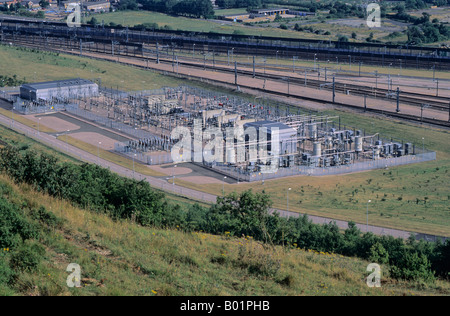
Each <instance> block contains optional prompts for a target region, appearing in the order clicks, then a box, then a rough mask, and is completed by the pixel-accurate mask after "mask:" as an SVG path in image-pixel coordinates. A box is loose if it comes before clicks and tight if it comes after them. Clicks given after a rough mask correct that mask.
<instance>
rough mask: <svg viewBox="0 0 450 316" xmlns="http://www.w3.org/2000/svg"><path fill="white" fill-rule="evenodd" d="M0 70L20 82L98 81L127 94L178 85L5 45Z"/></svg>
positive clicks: (137, 71) (112, 66)
mask: <svg viewBox="0 0 450 316" xmlns="http://www.w3.org/2000/svg"><path fill="white" fill-rule="evenodd" d="M0 68H1V69H2V73H5V74H11V75H13V74H15V75H17V77H18V78H20V79H23V78H25V81H26V82H42V81H51V80H62V79H68V78H79V77H80V78H86V79H92V80H94V79H97V78H100V79H101V80H102V85H103V86H105V87H113V88H117V87H118V86H119V87H120V88H121V89H122V90H127V91H137V90H152V89H159V88H161V87H164V86H172V87H173V86H178V85H180V84H181V82H182V81H181V80H178V79H174V78H172V77H167V76H163V75H159V74H157V73H155V72H152V71H148V70H144V69H137V68H133V67H128V66H124V65H120V64H116V63H113V62H107V61H99V60H93V59H87V58H83V57H78V56H73V55H66V54H58V53H50V52H42V51H41V52H37V51H34V50H30V49H25V48H16V47H8V46H0Z"/></svg>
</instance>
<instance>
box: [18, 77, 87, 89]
mask: <svg viewBox="0 0 450 316" xmlns="http://www.w3.org/2000/svg"><path fill="white" fill-rule="evenodd" d="M91 84H94V83H93V82H92V81H90V80H87V79H67V80H57V81H47V82H37V83H29V84H24V85H22V86H21V87H22V88H24V89H30V90H39V89H52V88H63V87H70V86H80V85H91Z"/></svg>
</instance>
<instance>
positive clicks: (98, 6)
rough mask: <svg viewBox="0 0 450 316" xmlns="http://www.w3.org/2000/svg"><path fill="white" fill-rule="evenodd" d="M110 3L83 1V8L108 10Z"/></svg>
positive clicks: (93, 10)
mask: <svg viewBox="0 0 450 316" xmlns="http://www.w3.org/2000/svg"><path fill="white" fill-rule="evenodd" d="M110 7H111V4H110V3H109V1H91V2H85V3H83V8H84V9H85V10H86V11H90V12H106V11H109V8H110Z"/></svg>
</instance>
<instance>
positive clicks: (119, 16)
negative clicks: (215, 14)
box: [95, 11, 315, 38]
mask: <svg viewBox="0 0 450 316" xmlns="http://www.w3.org/2000/svg"><path fill="white" fill-rule="evenodd" d="M95 17H96V19H97V20H98V21H104V22H105V23H110V22H114V23H116V24H122V25H123V26H135V25H138V24H143V23H157V24H158V26H159V27H164V26H168V27H170V28H172V29H173V30H183V31H191V32H216V33H222V34H233V33H234V32H235V31H238V32H240V34H245V35H253V36H273V37H291V38H314V37H315V34H309V35H308V34H306V33H301V32H297V31H293V30H282V29H280V28H278V27H267V25H265V26H262V27H259V26H245V25H243V24H240V23H231V24H230V23H228V22H227V23H225V22H223V23H218V22H215V21H211V20H202V19H190V18H185V17H178V16H170V15H167V14H163V13H158V12H150V11H125V12H123V11H122V12H113V13H105V14H102V15H98V16H97V15H96V16H95ZM269 26H270V25H269Z"/></svg>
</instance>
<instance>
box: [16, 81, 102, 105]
mask: <svg viewBox="0 0 450 316" xmlns="http://www.w3.org/2000/svg"><path fill="white" fill-rule="evenodd" d="M96 95H98V85H97V84H96V83H94V82H92V81H90V80H86V79H68V80H59V81H48V82H39V83H30V84H24V85H22V86H21V87H20V98H22V99H25V100H30V101H39V100H46V101H49V100H53V99H56V100H58V99H59V100H63V99H68V98H77V97H81V96H83V97H84V96H86V97H89V96H96Z"/></svg>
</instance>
